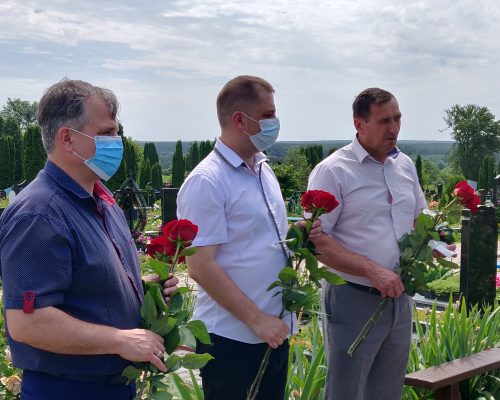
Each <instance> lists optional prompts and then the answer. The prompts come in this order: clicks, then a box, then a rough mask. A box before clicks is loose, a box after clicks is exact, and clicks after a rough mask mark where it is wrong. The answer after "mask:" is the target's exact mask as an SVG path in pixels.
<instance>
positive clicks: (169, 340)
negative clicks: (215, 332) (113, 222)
mask: <svg viewBox="0 0 500 400" xmlns="http://www.w3.org/2000/svg"><path fill="white" fill-rule="evenodd" d="M197 233H198V227H197V226H196V225H194V224H193V223H192V222H191V221H189V220H185V219H181V220H174V221H171V222H169V223H168V224H166V225H165V226H164V227H163V229H162V230H161V232H160V235H159V236H158V237H156V238H154V239H152V240H151V242H150V243H149V244H148V245H147V246H146V252H147V254H148V255H149V256H150V257H149V259H148V261H147V266H148V267H149V268H150V269H151V270H152V271H154V272H155V273H157V274H158V276H159V277H160V282H164V281H165V280H166V279H167V278H168V277H169V276H170V275H171V274H173V273H174V272H175V268H176V266H177V265H178V264H179V263H181V262H183V261H184V258H185V257H186V256H189V255H193V254H194V253H195V252H196V248H195V247H192V246H191V243H192V242H193V240H194V238H195V237H196V234H197ZM188 290H189V289H188V288H185V287H181V288H179V289H178V290H177V291H176V292H175V293H174V294H173V295H172V296H171V298H170V302H169V303H168V304H166V303H165V301H164V299H163V295H162V285H161V283H156V282H149V283H146V293H145V295H144V302H143V303H142V306H141V317H142V327H143V328H144V329H149V330H151V331H153V332H155V333H156V334H158V335H160V336H162V337H163V338H164V340H165V349H166V354H164V355H163V363H164V364H165V366H166V367H167V374H168V373H173V372H174V371H175V370H177V369H179V368H180V367H184V368H187V369H198V368H202V367H203V366H205V364H206V363H207V362H208V361H210V360H211V359H212V358H213V357H212V356H211V355H210V354H195V353H194V350H195V348H196V339H198V340H199V341H200V342H202V343H205V344H209V343H210V336H209V335H208V332H207V329H206V327H205V324H204V323H203V322H201V321H189V322H187V319H188V317H187V316H188V315H189V313H188V311H187V310H186V309H185V307H184V300H183V296H182V295H183V294H184V293H186V292H187V291H188ZM181 345H182V346H183V348H188V349H191V350H192V351H193V352H192V353H188V354H185V355H180V354H176V353H175V352H174V351H175V350H176V349H177V348H178V347H179V346H181ZM122 375H124V376H125V377H127V378H128V380H129V381H133V380H136V383H137V397H136V398H137V399H139V400H141V399H142V398H143V395H146V398H147V399H152V398H154V399H156V398H158V399H159V398H171V396H170V394H169V392H168V389H169V387H168V385H167V384H166V383H165V382H163V380H162V378H163V377H164V374H163V373H162V372H160V371H158V369H157V368H155V367H154V366H153V365H151V364H150V363H138V364H136V365H135V366H129V367H127V368H126V369H125V370H124V371H123V373H122ZM162 395H163V397H160V396H162Z"/></svg>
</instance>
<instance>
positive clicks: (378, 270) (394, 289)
mask: <svg viewBox="0 0 500 400" xmlns="http://www.w3.org/2000/svg"><path fill="white" fill-rule="evenodd" d="M367 277H368V279H370V281H371V282H372V283H373V286H374V287H375V288H377V289H378V290H380V293H381V295H382V297H395V298H397V297H399V296H401V295H402V294H403V292H404V291H405V287H404V285H403V282H402V281H401V278H400V277H399V275H398V274H396V273H395V272H394V271H391V270H390V269H387V268H384V267H382V266H380V265H376V264H375V265H374V266H372V268H371V269H370V270H369V273H368V275H367Z"/></svg>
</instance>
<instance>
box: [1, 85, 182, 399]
mask: <svg viewBox="0 0 500 400" xmlns="http://www.w3.org/2000/svg"><path fill="white" fill-rule="evenodd" d="M117 110H118V102H117V99H116V97H115V95H114V94H113V93H112V92H111V91H109V90H107V89H103V88H99V87H95V86H93V85H91V84H89V83H86V82H82V81H73V80H63V81H61V82H59V83H57V84H55V85H53V86H51V87H50V88H49V89H48V90H47V91H46V92H45V94H44V96H43V97H42V99H41V100H40V104H39V110H38V122H39V124H40V126H41V128H42V139H43V144H44V147H45V150H46V152H47V158H48V160H47V163H46V165H45V168H44V169H43V170H42V171H40V173H39V174H38V176H37V177H36V179H35V180H34V181H33V182H31V184H30V185H28V186H27V187H26V188H25V189H24V190H23V191H22V192H21V193H20V194H19V196H17V197H16V199H15V201H14V202H13V203H12V204H11V205H10V206H9V207H8V208H7V209H6V210H5V211H4V213H3V215H2V217H1V218H0V271H1V274H2V281H3V298H4V307H5V310H6V322H7V338H8V341H9V344H10V346H11V352H12V358H13V363H14V365H15V366H17V367H19V368H22V369H23V370H24V374H23V382H22V389H21V396H22V398H23V399H36V400H49V399H50V400H54V399H72V400H76V399H90V398H92V399H106V400H110V399H113V400H120V399H132V398H133V397H135V389H134V385H129V386H127V385H125V384H124V383H125V381H124V379H123V377H121V371H122V370H123V369H124V368H125V367H126V366H127V365H129V364H130V363H131V362H133V361H137V362H139V361H143V362H150V363H151V364H153V365H154V366H155V367H156V368H158V369H160V370H162V371H165V369H166V368H165V366H164V365H163V363H162V361H161V357H162V355H163V352H164V351H165V347H164V344H163V338H161V337H160V336H158V335H156V334H155V333H153V332H151V331H148V330H144V329H139V327H140V307H141V303H142V300H143V289H142V282H141V277H140V270H139V266H140V265H139V259H138V256H137V251H136V248H135V245H134V241H133V239H132V237H131V235H130V231H129V228H128V226H127V223H126V221H125V218H124V215H123V213H122V211H121V210H120V208H119V207H118V205H117V204H116V203H115V201H114V199H113V196H112V194H111V193H110V192H109V191H108V190H107V189H106V188H105V187H104V186H103V185H102V184H101V183H100V182H99V178H103V179H109V177H110V176H111V175H113V173H114V172H116V169H117V168H118V166H119V164H120V161H121V157H122V153H123V148H122V142H121V138H120V137H119V136H117V131H118V122H117V118H116V115H117ZM177 282H178V281H177V279H175V278H174V279H170V280H169V281H167V283H166V284H165V290H164V295H165V296H168V295H169V294H170V293H171V292H172V291H173V290H175V289H176V287H175V285H176V283H177Z"/></svg>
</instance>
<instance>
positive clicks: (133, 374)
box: [122, 365, 142, 383]
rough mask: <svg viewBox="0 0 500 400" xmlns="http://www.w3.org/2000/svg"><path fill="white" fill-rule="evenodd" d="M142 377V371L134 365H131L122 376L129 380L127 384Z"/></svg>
mask: <svg viewBox="0 0 500 400" xmlns="http://www.w3.org/2000/svg"><path fill="white" fill-rule="evenodd" d="M141 375H142V371H141V370H140V369H138V368H136V367H134V366H132V365H129V366H128V367H127V368H125V369H124V370H123V371H122V376H124V377H125V378H127V383H129V382H132V381H135V380H136V379H138V378H139V377H140V376H141Z"/></svg>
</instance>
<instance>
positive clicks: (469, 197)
mask: <svg viewBox="0 0 500 400" xmlns="http://www.w3.org/2000/svg"><path fill="white" fill-rule="evenodd" d="M453 194H454V195H455V196H457V197H459V198H460V203H462V204H463V205H464V206H465V207H467V208H468V209H469V210H470V211H471V213H473V214H475V213H476V212H477V206H478V205H479V204H481V200H480V199H479V196H478V195H477V194H476V192H474V189H472V186H470V185H469V184H468V183H467V181H461V182H458V183H457V184H456V185H455V189H454V190H453Z"/></svg>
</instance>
